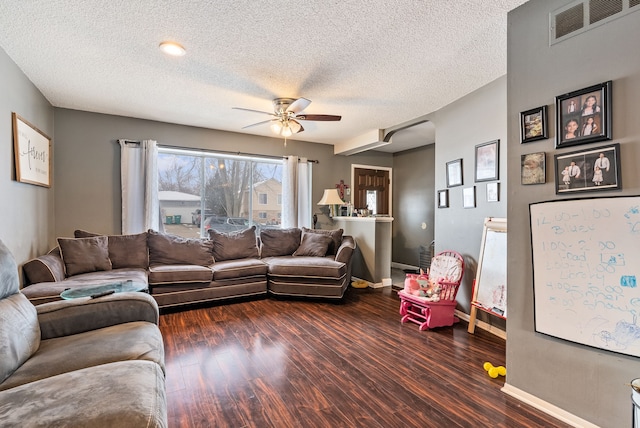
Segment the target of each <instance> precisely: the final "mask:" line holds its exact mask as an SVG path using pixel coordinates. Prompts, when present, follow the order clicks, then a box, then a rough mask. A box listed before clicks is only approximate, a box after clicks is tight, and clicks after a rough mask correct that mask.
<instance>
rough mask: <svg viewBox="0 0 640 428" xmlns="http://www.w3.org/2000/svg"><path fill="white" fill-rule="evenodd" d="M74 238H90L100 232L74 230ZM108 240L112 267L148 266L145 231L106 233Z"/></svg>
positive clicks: (144, 267)
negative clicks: (136, 232)
mask: <svg viewBox="0 0 640 428" xmlns="http://www.w3.org/2000/svg"><path fill="white" fill-rule="evenodd" d="M73 236H75V237H76V238H90V237H93V236H101V235H100V234H97V233H93V232H87V231H86V230H81V229H78V230H75V231H74V232H73ZM107 239H108V240H109V259H110V260H111V265H112V267H113V269H120V268H143V269H146V268H147V267H149V250H148V248H147V232H142V233H138V234H135V235H107Z"/></svg>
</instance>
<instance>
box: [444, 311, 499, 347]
mask: <svg viewBox="0 0 640 428" xmlns="http://www.w3.org/2000/svg"><path fill="white" fill-rule="evenodd" d="M455 314H456V316H457V317H458V318H460V319H461V320H465V321H466V322H469V319H470V318H469V314H466V313H464V312H461V311H459V310H457V309H456V312H455ZM476 328H480V329H482V330H484V331H486V332H488V333H491V334H493V335H495V336H498V337H499V338H500V339H504V340H507V332H506V331H504V330H501V329H499V328H497V327H494V326H492V325H491V324H488V323H486V322H484V321H481V320H479V319H476Z"/></svg>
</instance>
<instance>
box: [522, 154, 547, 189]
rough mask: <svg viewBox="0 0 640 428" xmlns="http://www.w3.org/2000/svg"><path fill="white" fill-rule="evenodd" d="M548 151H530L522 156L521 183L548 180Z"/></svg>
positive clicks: (536, 182)
mask: <svg viewBox="0 0 640 428" xmlns="http://www.w3.org/2000/svg"><path fill="white" fill-rule="evenodd" d="M545 158H546V153H545V152H538V153H528V154H526V155H522V156H520V183H521V184H544V183H545V182H546V177H547V171H546V166H545V165H546V162H545Z"/></svg>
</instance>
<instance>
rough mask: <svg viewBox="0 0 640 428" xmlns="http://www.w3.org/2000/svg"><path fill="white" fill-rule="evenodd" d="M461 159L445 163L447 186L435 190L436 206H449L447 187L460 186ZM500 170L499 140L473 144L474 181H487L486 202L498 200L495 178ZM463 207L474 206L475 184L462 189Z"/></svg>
mask: <svg viewBox="0 0 640 428" xmlns="http://www.w3.org/2000/svg"><path fill="white" fill-rule="evenodd" d="M462 171H463V168H462V159H454V160H451V161H449V162H447V163H446V184H447V188H446V189H442V190H438V191H437V198H438V199H437V206H438V208H449V206H450V202H451V201H450V198H449V189H450V188H452V187H458V186H462V185H463V184H464V180H463V173H462ZM499 171H500V140H493V141H489V142H486V143H482V144H477V145H476V146H475V163H474V182H475V183H479V182H487V184H486V195H487V202H498V201H499V199H500V197H499V195H500V187H499V185H498V183H497V182H495V181H496V180H498V178H499ZM462 206H463V208H475V207H476V186H471V187H466V188H463V189H462Z"/></svg>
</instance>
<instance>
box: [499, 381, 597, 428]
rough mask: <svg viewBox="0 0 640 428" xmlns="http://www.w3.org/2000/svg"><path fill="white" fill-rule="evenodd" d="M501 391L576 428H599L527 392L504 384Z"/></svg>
mask: <svg viewBox="0 0 640 428" xmlns="http://www.w3.org/2000/svg"><path fill="white" fill-rule="evenodd" d="M501 391H502V392H504V393H505V394H507V395H510V396H512V397H514V398H516V399H518V400H520V401H522V402H523V403H526V404H528V405H530V406H532V407H535V408H536V409H538V410H540V411H543V412H544V413H546V414H548V415H551V416H553V417H554V418H556V419H558V420H560V421H562V422H564V423H567V424H569V425H571V426H574V427H576V428H599V427H598V425H594V424H592V423H591V422H588V421H585V420H584V419H582V418H579V417H577V416H575V415H574V414H572V413H569V412H567V411H566V410H563V409H561V408H560V407H557V406H554V405H553V404H551V403H548V402H546V401H544V400H542V399H540V398H538V397H536V396H535V395H532V394H529V393H528V392H525V391H523V390H521V389H519V388H516V387H515V386H512V385H509V384H508V383H506V382H505V384H504V386H503V387H502V389H501Z"/></svg>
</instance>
